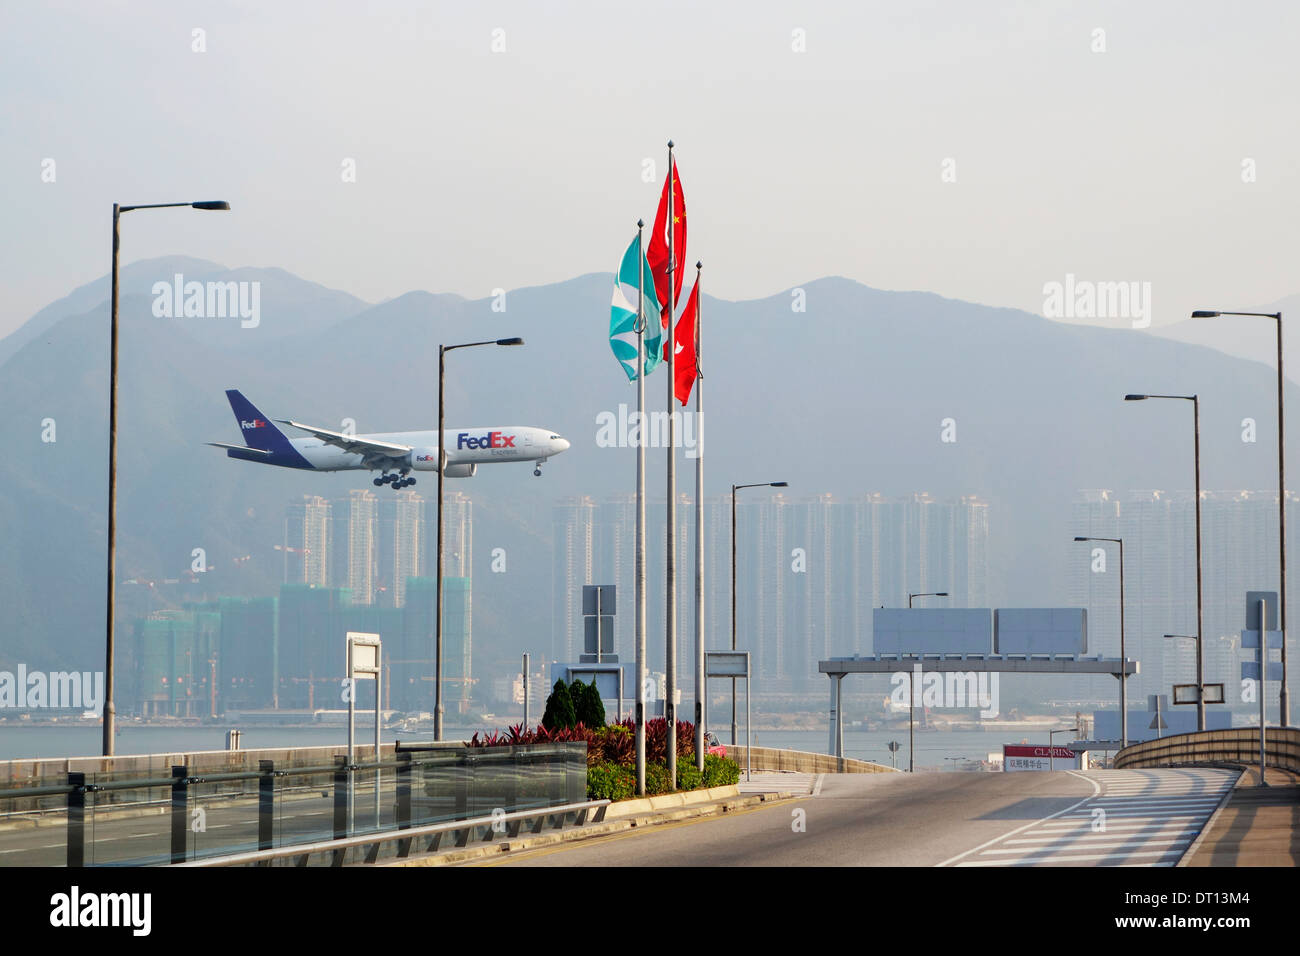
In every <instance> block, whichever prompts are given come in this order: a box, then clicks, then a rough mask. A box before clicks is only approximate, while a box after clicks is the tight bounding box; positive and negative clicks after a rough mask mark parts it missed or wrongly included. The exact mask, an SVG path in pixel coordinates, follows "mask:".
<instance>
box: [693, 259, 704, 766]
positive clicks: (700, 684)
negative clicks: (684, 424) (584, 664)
mask: <svg viewBox="0 0 1300 956" xmlns="http://www.w3.org/2000/svg"><path fill="white" fill-rule="evenodd" d="M703 268H704V263H702V262H697V263H695V292H694V293H693V294H694V296H695V767H696V769H697V770H699V771H700V772H701V773H703V772H704V703H705V692H706V690H707V688H706V686H705V683H704V406H703V405H702V404H701V403H702V401H703V399H702V397H701V392H702V388H701V386H702V385H703V378H704V375H703V374H702V372H701V368H702V366H701V364H700V337H701V332H700V318H701V315H702V313H703V308H702V306H703V303H702V302H701V296H700V274H701V273H700V270H701V269H703Z"/></svg>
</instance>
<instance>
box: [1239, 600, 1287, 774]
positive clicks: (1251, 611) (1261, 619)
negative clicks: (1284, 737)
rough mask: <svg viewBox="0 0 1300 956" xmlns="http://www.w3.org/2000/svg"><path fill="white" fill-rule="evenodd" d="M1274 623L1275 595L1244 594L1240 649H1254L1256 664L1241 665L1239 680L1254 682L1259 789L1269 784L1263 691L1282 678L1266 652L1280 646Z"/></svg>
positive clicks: (1279, 669)
mask: <svg viewBox="0 0 1300 956" xmlns="http://www.w3.org/2000/svg"><path fill="white" fill-rule="evenodd" d="M1277 621H1278V615H1277V592H1276V591H1247V592H1246V629H1245V630H1244V631H1242V632H1241V646H1242V647H1243V648H1251V647H1253V648H1255V660H1254V661H1245V662H1243V663H1242V665H1241V676H1242V677H1243V678H1244V679H1246V680H1250V679H1251V678H1254V680H1255V692H1256V693H1257V694H1258V695H1259V785H1260V786H1261V787H1267V786H1268V783H1267V782H1266V781H1265V780H1264V769H1265V766H1266V758H1265V737H1266V733H1267V732H1266V730H1265V728H1264V725H1265V723H1266V714H1265V711H1264V706H1265V705H1264V700H1265V689H1266V688H1267V687H1268V679H1269V677H1270V676H1272V677H1273V678H1274V679H1275V680H1280V679H1281V678H1282V673H1281V670H1282V669H1281V667H1280V666H1278V667H1276V668H1275V667H1274V664H1273V662H1272V661H1270V660H1269V658H1268V649H1269V648H1270V647H1277V646H1279V645H1281V644H1282V640H1281V637H1282V633H1281V631H1279V630H1277ZM1252 665H1253V666H1252Z"/></svg>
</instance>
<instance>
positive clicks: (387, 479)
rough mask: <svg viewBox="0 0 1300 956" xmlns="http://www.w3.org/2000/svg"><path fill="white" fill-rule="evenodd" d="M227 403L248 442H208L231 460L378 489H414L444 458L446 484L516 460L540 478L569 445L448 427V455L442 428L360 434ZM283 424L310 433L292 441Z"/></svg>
mask: <svg viewBox="0 0 1300 956" xmlns="http://www.w3.org/2000/svg"><path fill="white" fill-rule="evenodd" d="M226 398H227V399H228V400H229V401H230V410H231V411H232V412H234V413H235V421H237V422H238V423H239V430H240V432H241V434H242V437H243V439H244V443H243V444H242V445H236V444H233V443H231V442H208V444H209V445H214V446H216V447H217V448H224V449H225V450H226V455H227V456H228V457H230V458H238V459H239V460H241V461H255V462H258V463H260V464H263V465H275V466H277V467H279V468H299V469H303V470H306V471H378V472H380V473H381V474H380V477H378V478H376V479H375V480H374V483H375V484H376V485H383V484H390V485H392V487H393V488H394V489H395V490H396V489H399V488H405V487H407V486H408V485H413V484H415V481H416V479H415V478H414V477H407V474H408V473H409V472H412V471H433V472H436V471H438V469H439V467H440V464H439V459H440V458H444V457H445V459H446V462H447V468H446V477H448V478H469V477H472V476H473V474H474V472H475V470H476V469H477V468H478V466H479V465H482V464H488V463H490V462H511V461H534V462H537V467H536V468H534V469H533V474H534V475H541V473H542V472H541V467H542V465H541V463H542V462H544V461H546V460H547V459H548V458H550V457H551V456H552V455H558V454H560V452H562V451H565V450H567V449H568V447H569V443H568V441H566V440H565V439H564V438H561V437H560V436H559V435H557V434H555V433H554V432H552V431H550V430H549V429H546V428H534V427H532V426H529V425H486V426H482V427H476V428H446V429H444V430H443V445H444V448H445V452H446V453H445V455H439V454H438V431H437V429H427V430H425V431H412V432H373V433H371V434H368V435H357V434H352V433H349V432H345V431H334V430H332V429H329V428H320V427H318V426H316V425H305V424H302V423H300V422H295V421H292V420H289V419H278V420H276V421H272V420H271V419H269V418H267V417H266V416H265V415H263V414H262V413H261V412H260V411H258V409H257V407H256V406H255V405H253V403H252V402H250V401H249V400H248V399H247V398H245V397H244V396H243V395H242V394H241V393H240V392H239V390H238V389H234V388H228V389H226ZM277 422H278V424H281V425H287V426H288V427H290V428H296V429H298V430H300V431H305V432H308V435H307V436H306V437H303V438H289V436H288V435H286V434H285V433H284V432H283V431H281V430H280V429H279V427H277Z"/></svg>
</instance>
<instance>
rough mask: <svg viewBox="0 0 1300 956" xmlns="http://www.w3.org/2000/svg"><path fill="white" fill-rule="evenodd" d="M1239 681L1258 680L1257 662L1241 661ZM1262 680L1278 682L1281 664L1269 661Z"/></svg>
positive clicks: (1280, 676) (1280, 677)
mask: <svg viewBox="0 0 1300 956" xmlns="http://www.w3.org/2000/svg"><path fill="white" fill-rule="evenodd" d="M1241 679H1242V680H1259V661H1242V662H1241ZM1264 679H1265V680H1271V681H1280V680H1281V679H1282V662H1281V661H1269V662H1268V669H1267V670H1266V671H1265V672H1264Z"/></svg>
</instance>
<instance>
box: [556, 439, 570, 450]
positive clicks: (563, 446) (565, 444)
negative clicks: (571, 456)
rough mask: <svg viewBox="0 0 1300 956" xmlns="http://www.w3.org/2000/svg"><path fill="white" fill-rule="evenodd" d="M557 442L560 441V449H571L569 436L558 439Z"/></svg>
mask: <svg viewBox="0 0 1300 956" xmlns="http://www.w3.org/2000/svg"><path fill="white" fill-rule="evenodd" d="M557 442H558V444H559V446H560V451H568V450H569V440H568V439H567V438H560V439H558V440H557Z"/></svg>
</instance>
